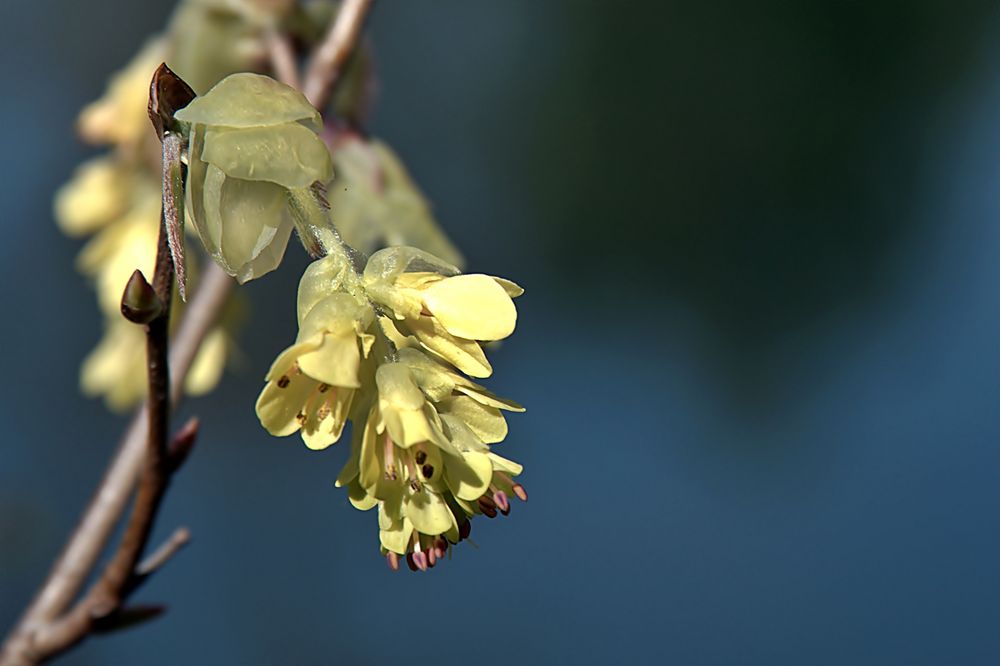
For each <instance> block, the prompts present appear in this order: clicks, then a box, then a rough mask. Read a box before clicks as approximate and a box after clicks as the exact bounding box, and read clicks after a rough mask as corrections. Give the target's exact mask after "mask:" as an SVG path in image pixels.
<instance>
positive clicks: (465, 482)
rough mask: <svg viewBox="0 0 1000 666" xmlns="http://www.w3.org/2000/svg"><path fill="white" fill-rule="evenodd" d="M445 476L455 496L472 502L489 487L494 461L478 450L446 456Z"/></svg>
mask: <svg viewBox="0 0 1000 666" xmlns="http://www.w3.org/2000/svg"><path fill="white" fill-rule="evenodd" d="M444 476H445V481H446V482H447V484H448V488H450V489H451V492H453V493H454V494H455V497H458V498H459V499H463V500H467V501H470V502H471V501H474V500H477V499H479V497H480V496H481V495H482V494H483V493H485V492H486V489H487V488H489V486H490V479H492V478H493V463H492V462H491V461H490V458H489V456H488V455H486V454H485V453H480V452H477V451H471V452H468V453H463V454H462V455H461V456H445V466H444Z"/></svg>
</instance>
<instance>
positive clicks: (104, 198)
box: [55, 157, 135, 236]
mask: <svg viewBox="0 0 1000 666" xmlns="http://www.w3.org/2000/svg"><path fill="white" fill-rule="evenodd" d="M134 180H135V178H134V176H133V173H132V172H131V171H130V170H129V169H127V168H125V167H124V166H123V165H122V164H121V162H119V161H118V160H115V159H111V158H108V157H98V158H95V159H92V160H90V161H88V162H84V163H83V164H81V165H80V166H79V167H78V168H77V170H76V173H75V174H73V178H72V179H71V180H70V181H69V182H68V183H66V184H65V185H63V186H62V187H61V188H59V191H58V192H56V199H55V216H56V222H58V223H59V228H60V229H62V230H63V232H64V233H66V234H68V235H70V236H83V235H86V234H91V233H94V232H95V231H97V230H98V229H100V228H102V227H104V226H106V225H107V224H110V223H111V222H113V221H114V220H116V219H118V218H119V217H121V216H122V215H123V214H124V213H125V211H126V210H127V209H128V207H129V204H130V199H131V197H132V190H133V187H134V186H135V183H134Z"/></svg>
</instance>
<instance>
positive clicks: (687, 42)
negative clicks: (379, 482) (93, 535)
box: [0, 0, 1000, 666]
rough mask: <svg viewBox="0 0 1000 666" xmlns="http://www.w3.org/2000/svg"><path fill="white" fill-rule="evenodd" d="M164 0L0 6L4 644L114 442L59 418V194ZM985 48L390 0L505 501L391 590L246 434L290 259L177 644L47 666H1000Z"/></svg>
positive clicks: (256, 358)
mask: <svg viewBox="0 0 1000 666" xmlns="http://www.w3.org/2000/svg"><path fill="white" fill-rule="evenodd" d="M169 7H170V2H167V1H166V0H160V1H158V2H155V3H128V2H124V1H120V0H106V1H95V2H89V3H79V2H76V3H71V2H49V3H6V4H4V5H3V6H2V7H0V19H2V20H0V44H2V45H3V46H2V47H0V48H2V49H3V57H2V58H0V73H2V78H3V80H4V81H5V82H6V90H7V94H5V95H3V96H0V111H2V113H0V117H2V119H3V121H4V122H3V124H2V126H0V141H2V142H3V145H4V147H5V158H4V166H3V178H2V179H0V204H2V205H0V210H2V211H3V213H2V214H3V221H4V229H5V232H6V233H7V234H8V236H6V237H5V240H4V242H3V243H2V244H0V299H2V302H3V306H4V312H5V313H6V314H5V317H6V318H5V320H4V326H3V327H0V348H2V349H4V350H5V354H6V356H5V358H6V361H5V370H6V377H7V379H6V381H5V383H4V384H3V386H4V387H5V388H3V389H0V416H2V417H3V419H4V424H5V427H4V432H3V434H2V435H0V442H2V444H0V625H3V626H6V625H8V624H9V623H10V622H12V621H13V620H14V618H15V616H16V614H17V612H18V609H19V608H21V607H22V606H23V604H24V603H25V602H26V600H27V599H28V597H29V595H30V592H31V590H32V589H33V588H34V587H35V586H36V585H37V583H38V581H39V580H40V579H41V578H42V577H43V576H44V573H45V571H46V569H47V567H48V564H49V562H50V561H51V559H52V557H53V556H54V555H55V553H56V552H57V550H58V548H59V545H60V544H61V543H62V539H63V537H64V535H65V534H66V532H67V531H68V530H69V529H71V527H72V525H73V523H74V521H75V519H76V516H77V511H78V507H80V506H81V505H82V503H83V502H84V501H86V499H87V497H88V496H89V493H90V492H91V489H92V487H93V484H94V483H95V482H96V479H97V478H98V477H99V474H100V472H101V470H102V469H103V466H104V464H105V461H106V459H107V457H108V456H109V455H110V449H111V444H110V443H111V442H113V441H114V439H115V437H116V436H117V433H118V431H119V429H120V427H121V420H120V419H116V418H114V417H111V416H109V415H107V414H105V413H104V412H103V411H102V408H101V407H100V406H99V405H98V404H97V403H95V402H92V401H87V400H85V399H83V398H82V397H80V396H79V395H77V393H76V390H75V383H76V371H77V363H78V361H79V359H80V358H81V356H82V355H83V354H84V353H85V352H86V350H87V349H89V347H90V346H91V345H92V344H93V343H94V342H96V340H97V338H98V335H99V331H98V318H97V316H96V312H95V311H94V308H93V306H92V300H91V293H90V292H89V291H88V288H87V286H86V285H85V284H84V283H83V281H82V280H80V279H79V278H78V277H77V276H76V275H75V274H74V273H73V271H72V268H71V266H72V261H73V256H74V253H75V252H76V250H77V248H78V244H77V243H75V242H74V241H70V240H68V239H65V238H62V237H60V236H59V234H58V233H57V231H56V230H55V228H54V225H53V223H52V222H51V219H50V218H51V215H50V203H49V198H50V196H51V193H52V191H53V190H54V188H55V187H56V186H57V185H58V184H59V183H61V182H63V181H64V180H65V179H66V178H67V177H68V175H69V173H70V171H71V169H72V167H73V165H75V164H76V163H78V162H79V161H80V160H81V159H82V158H83V156H85V155H87V154H89V151H88V150H87V149H85V148H83V147H81V146H80V145H79V144H78V143H77V142H75V140H74V138H73V135H72V121H73V118H74V115H75V113H76V110H77V109H78V108H79V107H80V106H81V105H82V104H83V103H85V102H86V101H88V100H90V99H92V98H94V97H95V96H96V95H97V94H99V92H100V90H101V89H102V86H103V81H104V79H105V78H106V76H107V74H108V73H109V72H110V71H112V70H113V69H115V68H117V67H118V66H120V65H121V64H122V63H124V62H125V61H126V60H127V58H128V57H129V56H130V55H131V53H132V52H133V51H135V50H136V49H137V48H138V47H139V45H140V44H141V43H142V41H143V38H144V36H145V35H147V34H149V33H151V32H152V31H154V30H156V29H157V28H158V27H159V26H161V25H162V24H163V22H164V20H165V18H166V16H167V15H168V12H169ZM998 35H1000V9H998V7H997V5H996V4H995V3H989V2H980V3H971V2H967V3H962V2H951V3H944V2H932V1H930V0H918V1H913V2H867V3H865V2H797V3H796V2H782V3H779V2H771V1H765V2H754V3H743V2H736V1H735V0H731V1H729V2H690V3H678V2H605V1H599V0H588V1H583V0H579V1H576V0H564V1H561V2H544V3H542V2H531V1H530V0H521V1H519V2H503V3H500V2H488V1H486V0H481V1H479V2H460V1H458V0H453V1H449V2H445V1H443V0H442V1H438V0H434V1H430V0H423V1H422V2H405V3H403V2H392V3H390V2H386V1H384V0H383V1H382V2H380V3H377V7H376V10H375V16H374V18H373V22H372V42H373V44H374V47H375V52H376V59H377V66H378V71H379V75H380V80H381V85H380V90H379V97H378V100H377V102H376V112H375V116H374V118H373V121H372V129H373V131H374V133H375V134H376V135H379V136H381V137H383V138H385V139H386V140H387V141H388V142H389V143H390V144H391V145H392V146H394V147H395V149H396V150H397V151H398V152H399V154H400V155H401V156H402V158H403V159H404V160H405V161H406V162H407V164H408V166H409V168H410V170H411V171H412V173H413V174H414V176H415V178H416V179H417V181H418V182H419V183H420V184H421V185H422V186H423V187H424V189H425V190H426V191H427V193H428V195H429V196H430V197H431V199H432V200H433V202H434V205H435V210H436V212H437V215H438V217H439V219H440V221H441V223H442V225H443V226H444V227H445V228H446V229H447V230H448V231H449V233H451V234H452V236H453V238H454V239H455V240H456V242H457V244H458V245H459V246H460V247H461V248H462V249H463V251H464V252H465V254H466V256H467V258H468V263H469V266H470V268H471V269H472V270H476V271H483V272H491V273H496V274H500V275H504V276H508V277H511V278H513V279H516V280H518V281H519V282H521V283H523V284H524V285H525V286H526V287H527V289H528V291H527V294H526V295H525V297H524V298H523V299H521V300H520V301H519V310H520V320H519V324H518V327H519V330H518V333H517V335H515V336H514V337H513V338H512V339H511V340H510V341H508V342H505V343H504V345H503V346H502V347H501V348H500V349H499V350H497V352H496V353H495V354H494V357H495V359H496V362H495V364H494V365H495V367H496V369H497V372H496V376H495V377H494V378H492V379H491V380H490V386H491V388H493V389H495V390H496V391H497V392H499V393H502V394H506V395H510V396H511V397H513V398H516V399H518V400H520V401H523V402H524V403H525V404H526V405H527V406H528V412H527V413H526V414H525V415H523V416H515V417H514V418H512V419H511V420H510V421H511V437H510V439H509V441H508V442H506V443H505V444H503V446H504V447H505V448H504V451H503V453H504V454H506V455H510V456H511V457H514V458H516V459H518V460H521V461H522V462H524V463H525V464H526V473H525V477H524V478H525V483H526V485H527V486H528V489H529V491H530V492H531V501H530V502H529V503H528V504H527V505H526V506H517V507H515V511H514V513H513V515H512V516H511V518H509V519H506V520H503V521H494V522H486V521H484V522H485V524H479V525H476V526H475V528H474V534H473V538H474V539H476V540H477V541H478V542H479V543H480V544H481V545H482V548H480V549H475V548H463V549H460V552H459V553H458V554H457V556H456V557H455V558H454V560H453V561H451V562H448V563H447V566H446V567H441V568H439V569H435V570H434V571H433V572H432V573H431V574H430V575H428V576H407V575H402V574H397V575H395V576H392V575H390V574H389V573H388V571H387V570H385V567H384V564H383V563H382V562H381V561H379V560H378V556H377V551H376V547H375V539H376V530H375V525H374V522H375V519H374V516H372V515H370V514H362V513H359V512H356V511H353V510H352V509H351V508H350V507H349V506H348V504H347V501H346V499H345V498H344V497H343V496H342V494H339V493H334V492H333V490H332V489H331V488H330V485H331V479H332V478H333V477H334V475H335V474H336V471H337V469H338V468H339V464H340V462H341V456H342V455H343V452H342V451H334V452H332V453H330V454H329V455H327V454H326V453H324V454H322V455H316V454H313V453H311V452H308V451H305V450H304V447H302V446H301V445H300V444H299V443H298V442H294V441H287V442H285V441H280V442H276V441H274V440H273V439H271V438H269V437H267V436H266V434H265V433H263V432H262V431H261V429H260V428H259V426H258V424H257V423H256V421H255V419H254V417H253V413H252V404H253V400H254V398H255V396H256V392H257V391H258V389H259V378H260V377H261V376H262V375H263V373H264V371H265V369H266V368H267V365H268V364H269V363H270V361H271V358H272V357H273V355H274V354H275V353H276V352H277V351H278V350H280V349H281V348H282V347H283V346H284V345H285V344H287V342H288V341H289V340H290V336H292V335H293V333H294V320H293V318H294V306H293V303H292V302H291V298H290V294H291V293H292V291H293V290H294V286H295V283H296V281H297V278H298V271H299V270H300V269H301V267H302V266H303V265H304V263H305V258H304V256H303V255H302V253H301V252H299V251H298V250H291V251H290V252H289V256H288V261H287V264H288V265H287V266H284V267H283V268H282V270H281V271H279V272H278V273H276V274H274V275H272V276H268V277H267V278H266V279H264V280H261V281H260V283H254V284H253V285H251V286H250V287H249V288H248V289H247V291H248V293H249V294H250V297H251V299H252V300H253V303H254V306H253V307H254V310H253V312H252V313H251V315H250V319H249V320H248V323H247V327H246V330H245V333H244V336H243V342H242V344H243V348H244V351H245V356H244V358H243V362H242V363H241V364H240V365H238V367H236V368H235V369H234V370H233V371H232V372H231V373H230V374H229V376H228V377H227V379H226V380H225V381H224V383H223V385H222V386H221V387H220V389H219V391H218V392H217V393H216V394H214V395H213V396H212V397H211V398H208V399H204V400H198V401H192V402H191V403H189V404H188V405H187V406H185V408H184V410H183V412H184V413H185V414H187V413H193V412H197V413H199V414H201V415H202V416H203V419H204V423H205V432H204V437H203V441H202V442H201V444H200V445H199V448H198V449H197V450H196V451H195V454H194V456H193V457H192V459H191V461H190V463H189V466H188V468H186V469H185V470H184V471H183V473H182V474H181V476H180V477H179V479H178V482H177V484H176V486H175V488H174V489H173V491H172V494H171V496H170V497H169V498H168V502H167V505H166V507H165V512H164V515H163V517H162V520H161V523H160V525H159V527H158V533H160V534H166V533H168V532H169V530H170V528H172V527H173V526H174V525H177V524H181V523H183V524H188V525H190V526H191V528H192V530H193V532H194V535H195V541H194V543H193V544H192V546H191V547H190V548H189V550H188V551H187V552H185V553H184V554H183V555H182V556H181V557H179V558H178V559H177V561H176V562H173V563H171V565H170V567H168V569H166V570H165V571H163V572H162V574H161V575H159V576H158V577H157V578H156V579H155V580H153V581H152V582H151V584H150V585H149V586H148V587H147V588H145V589H144V590H143V592H142V593H141V596H142V598H143V600H150V601H161V600H162V601H165V602H167V603H168V604H169V605H170V612H169V613H168V614H167V615H166V616H165V617H164V618H163V619H162V620H159V621H157V622H156V623H154V624H152V625H150V626H148V627H145V628H142V629H137V630H134V631H131V632H127V633H123V634H122V635H120V636H115V637H108V638H102V639H100V640H95V641H93V642H90V643H88V644H87V645H85V646H84V647H83V648H82V649H81V650H80V651H78V652H76V653H74V654H73V655H72V656H70V657H68V658H67V659H66V660H65V663H72V664H97V663H101V664H109V663H114V664H119V663H121V664H133V663H150V664H153V663H155V664H159V663H163V664H173V663H178V662H182V663H183V662H190V663H213V664H214V663H226V664H230V663H232V664H244V663H247V664H249V663H253V664H277V663H294V664H300V663H301V664H306V663H316V664H326V663H335V662H341V663H352V664H353V663H399V662H401V661H404V660H431V661H434V662H436V663H448V664H451V663H477V664H478V663H482V664H500V663H527V664H544V663H562V662H573V663H617V662H618V661H624V660H628V661H629V662H634V663H668V664H673V663H676V664H694V665H699V666H700V665H712V664H767V665H768V666H770V665H773V664H789V665H798V664H830V665H835V664H836V665H839V664H847V663H850V664H887V663H905V664H945V663H948V664H951V663H956V664H983V665H984V666H986V665H991V664H995V663H997V661H998V659H1000V637H998V635H997V632H996V626H997V622H998V619H1000V615H998V613H997V610H996V597H997V593H998V592H1000V573H998V571H997V567H996V562H997V561H998V558H1000V538H998V536H997V534H998V533H1000V532H998V528H1000V519H998V514H997V512H996V507H997V506H998V504H1000V485H998V484H997V482H996V477H997V472H996V470H997V468H998V466H1000V448H998V440H1000V418H998V417H997V415H996V413H997V410H996V405H997V404H998V402H1000V353H998V351H997V345H996V342H995V341H996V338H997V332H998V331H1000V297H998V296H997V294H996V288H995V286H996V284H997V283H998V281H1000V264H998V262H997V261H996V257H997V256H998V254H1000V228H998V226H997V223H996V221H997V220H998V219H1000V199H998V198H997V196H996V194H995V192H996V191H997V185H998V183H1000V120H998V119H1000V76H998V74H997V72H998V71H1000V48H998V47H997V46H996V44H997V43H998V42H997V36H998ZM26 276H27V277H26ZM29 278H30V279H29Z"/></svg>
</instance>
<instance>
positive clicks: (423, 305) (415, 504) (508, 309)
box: [257, 247, 527, 569]
mask: <svg viewBox="0 0 1000 666" xmlns="http://www.w3.org/2000/svg"><path fill="white" fill-rule="evenodd" d="M521 293H522V290H521V289H520V287H518V286H517V285H515V284H513V283H511V282H508V281H506V280H502V279H499V278H494V277H491V276H486V275H463V274H460V273H459V272H458V269H456V268H455V267H454V266H451V265H449V264H447V263H446V262H443V261H442V260H440V259H438V258H437V257H434V256H433V255H430V254H428V253H426V252H423V251H421V250H417V249H415V248H409V247H398V248H388V249H384V250H381V251H379V252H377V253H375V254H374V255H373V256H372V257H371V258H370V259H369V260H368V262H367V266H366V268H365V270H364V272H363V273H361V274H358V273H356V272H355V271H354V267H353V266H352V264H351V262H350V259H349V258H348V257H347V256H346V255H345V254H343V253H341V252H337V251H336V249H335V248H334V251H333V252H332V253H331V254H330V255H328V256H327V257H325V258H323V259H320V260H318V261H316V262H314V263H313V264H312V265H311V266H310V267H309V268H308V269H307V270H306V272H305V274H304V275H303V277H302V280H301V282H300V285H299V299H298V317H299V335H298V337H297V339H296V342H295V344H293V345H292V346H291V347H289V348H288V349H286V350H285V351H284V352H282V353H281V354H280V355H279V356H278V358H277V360H276V361H275V362H274V364H273V365H272V366H271V370H270V372H269V373H268V375H267V384H266V386H265V387H264V390H263V391H262V392H261V395H260V398H259V399H258V401H257V414H258V416H259V418H260V420H261V424H262V425H263V426H264V427H265V428H266V429H267V430H268V431H269V432H270V433H271V434H273V435H277V436H286V435H291V434H293V433H295V432H300V433H301V437H302V439H303V441H304V442H305V443H306V445H307V446H309V447H310V448H312V449H322V448H326V447H328V446H330V445H331V444H333V443H334V442H336V441H337V440H338V439H339V438H340V436H341V433H342V431H343V428H344V424H345V422H346V421H347V420H348V419H350V420H351V421H352V422H353V426H352V427H353V432H352V438H351V439H352V441H351V453H350V456H349V458H348V461H347V463H346V464H345V466H344V468H343V470H342V471H341V473H340V475H339V477H338V479H337V485H338V486H343V487H346V488H347V489H348V495H349V497H350V499H351V502H352V503H353V504H354V505H355V506H356V507H358V508H360V509H371V508H373V507H376V506H377V507H378V516H379V537H380V542H381V547H382V552H383V553H384V554H385V555H386V557H387V559H388V560H389V563H390V565H391V566H392V567H393V568H398V566H399V558H400V557H401V556H403V557H405V558H406V560H407V563H408V564H409V565H410V567H411V568H416V569H426V568H428V567H430V566H434V564H435V563H436V562H437V560H439V559H440V558H441V557H443V556H444V555H445V553H447V552H448V551H449V550H450V548H451V546H452V545H453V544H456V543H458V542H459V541H461V540H462V539H463V538H465V537H468V535H469V529H470V527H471V526H470V523H469V520H470V519H471V518H472V517H474V516H476V515H480V514H486V515H488V516H490V517H494V516H496V514H497V512H500V513H503V514H507V513H508V512H509V511H510V502H509V500H510V498H511V497H512V496H517V497H520V498H521V499H526V498H527V495H526V493H525V492H524V489H523V487H521V486H520V485H519V484H517V483H515V481H514V479H513V478H514V477H515V476H517V475H518V474H520V473H521V466H520V465H518V464H517V463H515V462H512V461H510V460H507V459H506V458H503V457H501V456H499V455H497V454H495V453H493V452H492V451H491V445H495V444H498V443H499V442H501V441H503V439H504V438H505V437H506V435H507V423H506V420H505V419H504V416H503V414H502V411H501V410H504V411H523V408H522V407H521V406H520V405H518V404H517V403H514V402H512V401H509V400H506V399H503V398H500V397H497V396H495V395H493V394H492V393H490V392H489V391H488V390H487V389H485V388H484V387H482V386H480V385H478V384H476V383H475V382H473V381H471V380H470V379H468V378H467V377H466V376H465V375H472V376H476V377H486V376H489V375H490V374H491V372H492V369H491V368H490V366H489V363H488V362H487V361H486V357H485V355H484V354H483V351H482V348H481V346H480V343H481V342H484V341H491V340H499V339H502V338H505V337H507V336H508V335H510V334H511V333H512V332H513V330H514V326H515V323H516V318H517V312H516V309H515V307H514V303H513V301H512V300H511V299H512V297H514V296H517V295H520V294H521ZM463 373H464V374H463Z"/></svg>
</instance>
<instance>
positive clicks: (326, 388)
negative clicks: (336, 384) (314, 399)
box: [316, 384, 330, 393]
mask: <svg viewBox="0 0 1000 666" xmlns="http://www.w3.org/2000/svg"><path fill="white" fill-rule="evenodd" d="M316 390H317V391H319V392H320V393H326V392H327V391H329V390H330V385H329V384H320V385H319V386H318V387H317V388H316Z"/></svg>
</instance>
